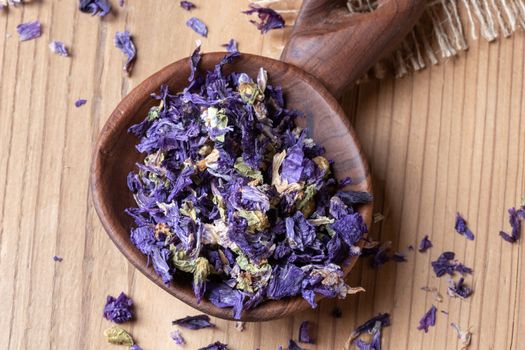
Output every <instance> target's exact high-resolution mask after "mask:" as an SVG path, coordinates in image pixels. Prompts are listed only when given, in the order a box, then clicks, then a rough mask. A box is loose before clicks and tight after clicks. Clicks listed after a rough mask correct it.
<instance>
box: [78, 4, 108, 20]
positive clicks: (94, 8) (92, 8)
mask: <svg viewBox="0 0 525 350" xmlns="http://www.w3.org/2000/svg"><path fill="white" fill-rule="evenodd" d="M78 8H79V10H80V11H81V12H84V13H91V15H92V16H95V15H98V16H100V17H104V16H106V15H107V14H108V13H109V12H110V11H111V5H110V4H109V3H108V2H107V0H80V2H79V6H78Z"/></svg>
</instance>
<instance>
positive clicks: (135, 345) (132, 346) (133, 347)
mask: <svg viewBox="0 0 525 350" xmlns="http://www.w3.org/2000/svg"><path fill="white" fill-rule="evenodd" d="M129 350H143V349H142V348H141V347H140V346H138V345H137V344H133V345H131V347H130V348H129Z"/></svg>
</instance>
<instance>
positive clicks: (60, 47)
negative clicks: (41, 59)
mask: <svg viewBox="0 0 525 350" xmlns="http://www.w3.org/2000/svg"><path fill="white" fill-rule="evenodd" d="M49 49H50V50H51V52H54V53H56V54H57V55H59V56H62V57H67V56H69V52H68V51H67V47H66V45H64V43H63V42H60V41H56V40H53V41H52V42H50V43H49Z"/></svg>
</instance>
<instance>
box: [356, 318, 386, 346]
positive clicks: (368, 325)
mask: <svg viewBox="0 0 525 350" xmlns="http://www.w3.org/2000/svg"><path fill="white" fill-rule="evenodd" d="M378 322H379V323H380V326H381V328H383V327H388V326H390V314H389V313H383V314H378V315H377V316H374V317H372V318H371V319H369V320H367V321H365V322H364V323H363V324H361V325H359V326H357V327H356V328H355V329H354V331H353V332H352V334H351V336H350V339H351V340H354V339H357V338H358V337H359V336H360V335H361V334H362V333H364V332H370V331H372V329H373V328H374V327H375V326H376V323H378Z"/></svg>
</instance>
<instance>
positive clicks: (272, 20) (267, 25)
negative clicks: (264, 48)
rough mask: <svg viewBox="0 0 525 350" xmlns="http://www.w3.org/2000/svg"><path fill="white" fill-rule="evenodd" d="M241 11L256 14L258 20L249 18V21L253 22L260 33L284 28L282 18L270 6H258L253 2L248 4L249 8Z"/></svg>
mask: <svg viewBox="0 0 525 350" xmlns="http://www.w3.org/2000/svg"><path fill="white" fill-rule="evenodd" d="M243 13H245V14H247V15H251V14H253V13H256V14H257V17H259V20H260V22H256V21H254V20H250V22H251V23H253V24H255V26H256V27H257V29H259V30H260V31H261V34H264V33H266V32H268V31H270V30H272V29H278V28H284V18H283V17H282V16H281V15H280V14H278V13H277V12H275V11H274V10H272V9H271V8H267V7H258V6H256V5H254V4H250V9H249V10H247V11H243Z"/></svg>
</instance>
